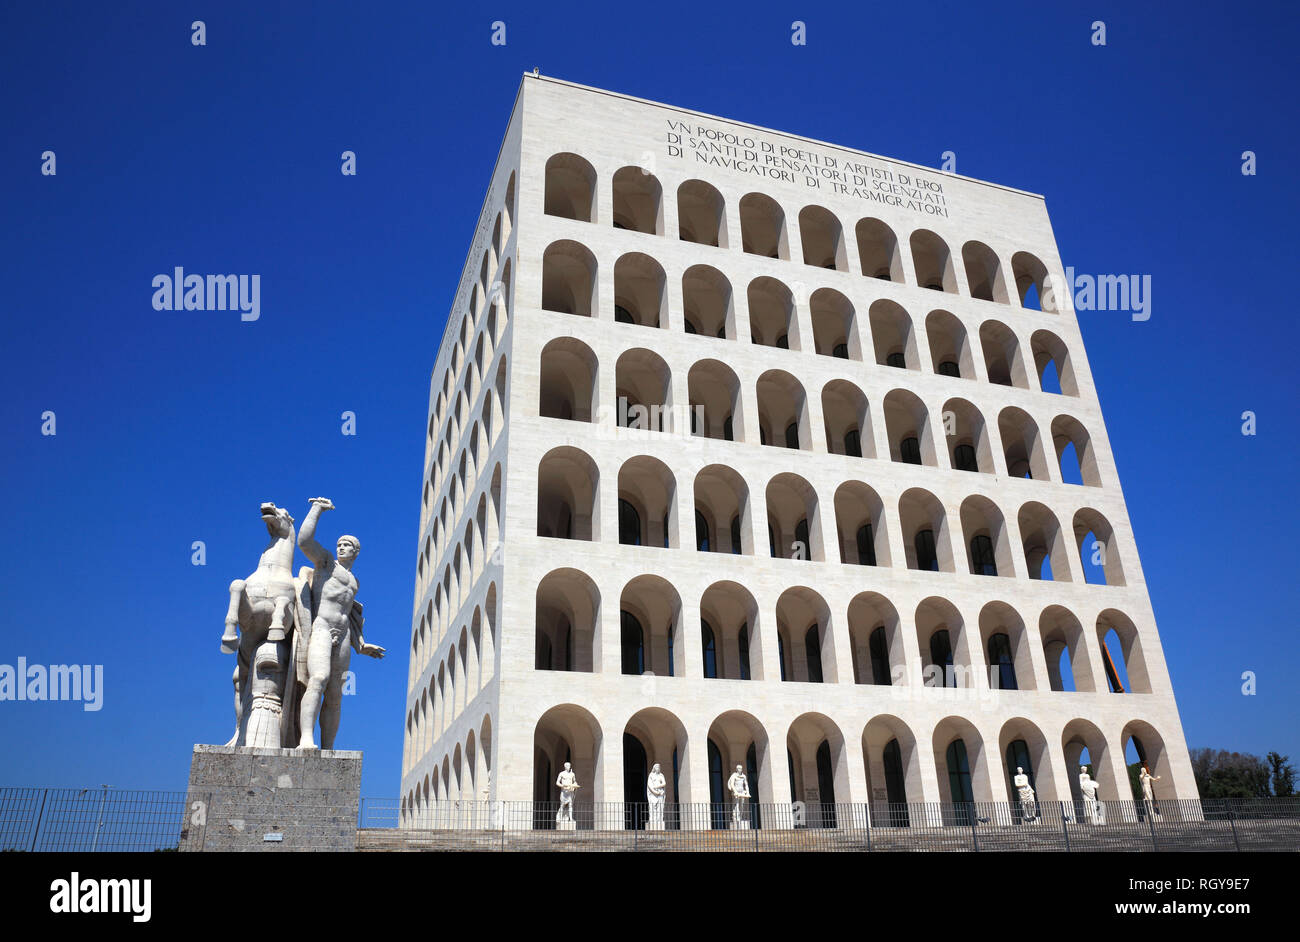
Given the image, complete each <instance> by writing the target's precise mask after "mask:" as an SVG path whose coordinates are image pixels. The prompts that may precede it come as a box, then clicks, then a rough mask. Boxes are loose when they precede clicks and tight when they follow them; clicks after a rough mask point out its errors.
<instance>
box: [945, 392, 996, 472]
mask: <svg viewBox="0 0 1300 942" xmlns="http://www.w3.org/2000/svg"><path fill="white" fill-rule="evenodd" d="M942 418H943V434H944V439H945V440H946V442H947V449H946V450H947V452H948V460H949V461H951V462H952V467H953V470H955V471H975V472H977V473H981V474H995V473H996V472H997V466H996V465H995V464H994V463H993V442H992V437H991V436H990V435H989V430H988V425H987V423H985V421H984V414H983V413H982V412H980V410H979V408H978V407H976V405H975V404H974V403H973V402H971V401H970V400H968V399H949V400H948V401H947V402H945V403H944V404H943V412H942Z"/></svg>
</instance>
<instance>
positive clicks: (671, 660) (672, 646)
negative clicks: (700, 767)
mask: <svg viewBox="0 0 1300 942" xmlns="http://www.w3.org/2000/svg"><path fill="white" fill-rule="evenodd" d="M673 638H674V633H673V632H672V631H671V630H669V632H668V676H669V677H672V676H674V674H673V671H674V667H673V663H674V661H676V658H675V657H674V656H673V651H674V650H676V647H677V646H676V644H675V643H674V642H673ZM674 755H676V750H674ZM673 787H674V788H676V787H677V786H676V785H674V786H673ZM674 794H675V792H674Z"/></svg>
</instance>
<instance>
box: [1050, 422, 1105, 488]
mask: <svg viewBox="0 0 1300 942" xmlns="http://www.w3.org/2000/svg"><path fill="white" fill-rule="evenodd" d="M1052 444H1053V445H1054V446H1055V447H1056V463H1057V467H1058V468H1060V472H1061V480H1062V481H1064V482H1065V483H1066V484H1083V485H1086V486H1088V487H1101V469H1100V468H1099V467H1098V466H1097V449H1096V447H1095V446H1094V445H1093V441H1092V436H1091V435H1089V434H1088V430H1087V429H1086V428H1084V427H1083V423H1082V422H1080V421H1079V420H1078V419H1076V418H1074V417H1073V416H1070V415H1058V416H1057V417H1056V418H1054V419H1052Z"/></svg>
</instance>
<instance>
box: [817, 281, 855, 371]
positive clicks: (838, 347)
mask: <svg viewBox="0 0 1300 942" xmlns="http://www.w3.org/2000/svg"><path fill="white" fill-rule="evenodd" d="M808 310H809V313H810V314H811V316H812V328H813V348H814V349H815V350H816V351H817V353H819V354H821V355H822V356H828V357H837V358H838V359H841V360H857V361H859V362H861V361H862V341H861V340H860V339H859V337H858V317H857V312H856V311H855V310H854V309H853V304H852V302H851V301H849V299H848V298H846V297H845V296H844V295H842V294H840V292H838V291H836V290H835V289H834V288H818V289H817V290H816V291H814V292H813V293H812V295H811V296H810V297H809V298H808Z"/></svg>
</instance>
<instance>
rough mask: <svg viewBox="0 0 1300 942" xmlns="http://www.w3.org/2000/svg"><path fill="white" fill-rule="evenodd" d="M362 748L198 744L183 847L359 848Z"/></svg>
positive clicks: (191, 771)
mask: <svg viewBox="0 0 1300 942" xmlns="http://www.w3.org/2000/svg"><path fill="white" fill-rule="evenodd" d="M360 801H361V753H360V752H356V751H343V750H337V749H331V750H326V751H321V750H313V751H303V752H299V751H298V750H296V749H265V748H256V747H248V746H203V745H196V746H195V747H194V757H193V760H192V762H191V764H190V785H189V795H188V798H187V800H186V808H187V810H186V819H185V824H184V826H183V828H182V830H181V842H180V849H181V850H183V851H200V850H215V851H243V850H273V851H353V850H356V841H357V808H358V805H359V804H360Z"/></svg>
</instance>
